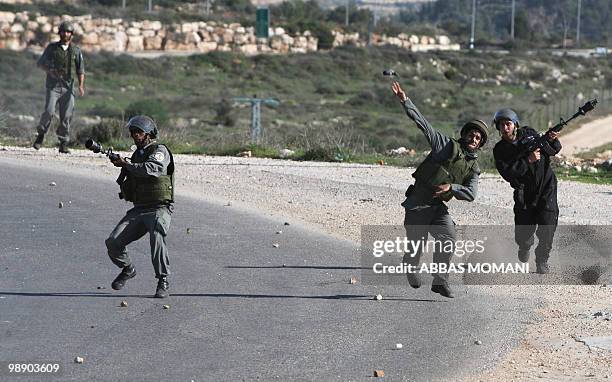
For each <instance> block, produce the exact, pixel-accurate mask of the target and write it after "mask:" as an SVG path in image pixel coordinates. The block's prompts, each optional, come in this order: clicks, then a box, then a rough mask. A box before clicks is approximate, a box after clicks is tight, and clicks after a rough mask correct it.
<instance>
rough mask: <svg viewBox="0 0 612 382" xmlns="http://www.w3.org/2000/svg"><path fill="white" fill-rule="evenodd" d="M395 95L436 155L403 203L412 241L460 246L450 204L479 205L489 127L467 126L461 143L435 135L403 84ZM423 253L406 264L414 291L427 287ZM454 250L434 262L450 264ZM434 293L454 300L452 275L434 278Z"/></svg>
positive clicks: (438, 252) (442, 252) (438, 254)
mask: <svg viewBox="0 0 612 382" xmlns="http://www.w3.org/2000/svg"><path fill="white" fill-rule="evenodd" d="M392 90H393V93H394V94H395V95H396V96H397V98H398V99H399V100H400V102H401V103H402V105H403V107H404V110H405V112H406V114H407V115H408V117H409V118H410V119H412V120H413V121H414V122H415V123H416V125H417V127H418V128H419V129H420V130H421V131H422V132H423V134H424V135H425V138H427V141H428V142H429V145H430V146H431V152H430V153H429V155H428V156H427V158H425V160H424V161H423V162H422V163H421V164H420V165H419V166H418V167H417V169H416V171H415V172H414V173H413V174H412V176H413V177H414V179H415V183H414V185H411V186H410V187H409V188H408V190H407V191H406V200H405V201H404V202H403V203H402V206H404V208H405V210H406V215H405V218H404V227H405V228H406V236H407V238H408V240H411V241H419V240H422V239H425V240H427V237H428V235H429V234H431V235H432V236H433V237H434V239H436V240H437V241H441V242H446V241H448V240H450V241H451V242H453V243H454V242H455V237H456V233H455V225H454V222H453V219H452V217H451V216H450V214H449V213H448V207H447V206H446V204H445V202H448V201H449V200H451V199H452V198H455V199H458V200H466V201H470V202H471V201H473V200H474V199H475V198H476V193H477V190H478V178H479V175H480V168H479V167H478V162H477V158H478V151H479V150H480V149H481V147H482V146H483V145H484V144H485V143H486V142H487V139H488V127H487V124H486V123H485V122H483V121H481V120H478V119H474V120H471V121H469V122H467V123H465V124H464V125H463V127H462V128H461V138H460V139H459V140H455V139H453V138H450V137H448V136H446V135H444V134H441V133H440V132H438V131H436V130H434V129H433V128H432V126H431V125H430V124H429V122H427V120H426V119H425V117H423V115H422V114H421V113H420V111H419V110H418V109H417V107H416V106H415V105H414V104H413V103H412V101H411V100H410V98H408V96H407V95H406V93H405V92H404V90H403V89H402V88H401V86H400V85H399V83H398V82H394V83H393V85H392ZM421 254H422V251H417V253H406V254H405V256H404V259H403V262H404V263H406V264H407V265H408V266H409V271H408V273H407V274H406V275H407V277H408V283H409V284H410V286H412V287H413V288H419V287H420V286H421V280H420V278H419V275H418V273H411V272H410V269H415V268H416V269H418V266H419V264H420V257H421ZM452 254H453V253H452V251H449V249H448V247H445V248H444V249H442V248H437V250H436V252H435V253H434V263H445V264H446V265H447V266H448V264H449V263H450V259H451V256H452ZM431 290H432V291H433V292H435V293H439V294H441V295H442V296H445V297H449V298H452V297H453V293H452V290H451V289H450V287H449V285H448V273H445V272H440V273H437V274H435V275H434V280H433V285H432V287H431Z"/></svg>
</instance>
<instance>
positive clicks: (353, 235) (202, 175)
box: [0, 147, 612, 381]
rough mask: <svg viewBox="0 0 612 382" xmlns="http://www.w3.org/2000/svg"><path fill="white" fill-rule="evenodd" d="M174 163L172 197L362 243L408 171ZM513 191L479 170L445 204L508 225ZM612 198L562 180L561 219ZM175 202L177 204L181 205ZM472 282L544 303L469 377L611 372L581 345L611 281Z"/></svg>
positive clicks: (387, 214)
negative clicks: (513, 340) (472, 198)
mask: <svg viewBox="0 0 612 382" xmlns="http://www.w3.org/2000/svg"><path fill="white" fill-rule="evenodd" d="M126 155H127V153H126ZM175 160H176V166H177V182H176V186H177V193H178V195H179V197H180V196H181V195H187V196H194V197H198V198H201V199H205V200H207V201H210V202H213V203H219V204H222V205H227V206H228V208H239V209H249V210H254V211H257V212H258V213H260V214H264V215H269V216H277V217H282V218H283V219H287V220H290V221H291V222H292V223H296V224H306V225H308V226H310V227H314V228H315V229H318V230H321V231H324V232H327V233H329V234H332V235H336V236H338V237H341V238H345V239H349V240H353V241H355V242H359V240H360V229H361V226H362V225H364V224H367V225H374V224H385V225H389V224H396V225H399V224H402V221H403V208H402V207H401V206H400V203H401V202H402V201H403V193H404V190H405V189H406V187H407V186H408V185H409V184H410V183H411V177H410V174H411V173H412V171H411V170H410V169H406V168H394V167H387V166H368V165H353V164H341V165H338V164H331V163H315V162H293V161H287V160H270V159H255V158H231V157H207V156H188V155H177V156H176V157H175ZM3 161H7V162H11V163H20V164H21V165H23V166H35V167H48V168H50V169H54V170H56V171H65V172H72V173H80V174H85V175H88V176H91V177H97V178H101V179H106V180H108V181H114V179H115V177H116V175H117V169H116V168H114V167H113V166H112V165H111V164H110V163H109V162H108V160H107V159H106V158H105V157H101V156H97V155H95V154H93V153H90V152H85V151H80V150H75V151H73V153H72V154H70V155H61V156H60V155H59V154H58V153H57V151H56V150H53V149H42V150H40V151H38V152H37V151H34V150H33V149H29V148H15V147H0V162H3ZM45 181H46V180H45ZM49 181H51V180H49ZM55 181H56V182H57V181H58V180H55ZM511 194H512V193H511V189H510V188H509V187H508V185H507V184H506V183H505V182H504V181H503V180H502V179H501V178H500V177H499V176H497V175H493V174H484V175H483V176H482V177H481V181H480V185H479V197H478V199H477V200H478V201H477V202H474V203H466V202H458V201H452V202H450V203H449V207H450V212H451V214H452V215H453V217H454V219H455V221H456V223H457V224H478V225H488V224H493V225H499V224H508V225H510V224H512V222H513V214H512V195H511ZM611 199H612V187H611V186H600V185H590V184H583V183H575V182H566V181H561V182H560V183H559V204H560V208H561V215H560V224H596V225H607V224H610V222H611V221H612V219H611V217H612V212H610V209H609V206H610V205H611V204H612V203H610V202H611ZM179 200H180V198H179ZM177 207H178V208H180V202H179V203H177ZM469 288H480V289H482V290H484V291H486V292H487V293H493V294H499V295H502V296H504V297H506V298H509V299H510V298H512V299H516V298H518V299H534V300H535V301H542V305H541V306H542V307H541V309H540V310H539V315H540V319H539V320H537V321H536V322H531V323H529V326H528V330H527V332H526V333H525V338H524V341H523V342H522V343H521V345H520V346H518V347H517V348H516V349H514V350H513V351H512V352H511V353H509V354H508V355H507V357H506V358H505V359H504V360H503V361H502V362H501V363H500V364H498V366H497V367H496V368H495V369H493V370H490V371H487V372H485V373H483V374H480V375H473V376H470V377H468V378H467V380H468V381H491V380H494V381H506V380H508V381H509V380H517V381H520V380H532V379H536V378H538V379H543V380H550V381H576V380H589V381H594V380H610V379H608V378H612V367H611V366H610V365H612V350H602V349H599V348H597V347H593V346H590V347H589V346H587V345H586V344H585V343H583V342H581V340H582V339H583V338H585V337H591V336H611V338H612V321H610V319H612V313H610V312H612V287H607V286H543V285H539V286H533V285H532V286H470V287H469ZM611 349H612V347H611Z"/></svg>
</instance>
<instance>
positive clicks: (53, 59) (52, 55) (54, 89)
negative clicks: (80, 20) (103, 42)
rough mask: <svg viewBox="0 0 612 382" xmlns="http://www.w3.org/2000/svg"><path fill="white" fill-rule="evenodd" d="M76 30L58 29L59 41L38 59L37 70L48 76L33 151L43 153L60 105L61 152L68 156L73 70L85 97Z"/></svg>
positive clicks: (65, 24) (70, 27)
mask: <svg viewBox="0 0 612 382" xmlns="http://www.w3.org/2000/svg"><path fill="white" fill-rule="evenodd" d="M73 35H74V26H73V25H72V24H71V23H70V22H68V21H64V22H62V23H61V24H60V26H59V36H60V40H59V41H56V42H53V43H50V44H49V45H48V46H47V47H46V48H45V51H44V52H43V54H42V56H40V58H39V59H38V62H37V66H38V67H39V68H41V69H42V70H44V71H45V72H46V73H47V79H46V82H45V86H46V95H45V110H44V112H43V113H42V115H41V116H40V122H39V123H38V127H37V130H38V136H37V137H36V140H35V141H34V144H33V145H32V147H34V148H35V149H36V150H38V149H40V147H41V146H42V144H43V141H44V139H45V134H47V132H48V131H49V127H50V126H51V120H52V119H53V115H54V114H55V107H56V105H57V104H58V103H59V122H60V123H59V126H58V128H57V138H58V139H59V152H60V153H64V154H68V153H69V152H70V150H68V142H69V141H70V122H71V120H72V114H73V110H74V89H73V85H74V78H73V75H72V72H73V69H72V68H73V67H74V71H75V72H76V75H77V77H78V80H79V95H80V96H81V97H82V96H83V95H84V94H85V65H84V62H83V54H82V53H81V49H80V48H79V47H78V46H76V45H75V44H73V43H72V37H73Z"/></svg>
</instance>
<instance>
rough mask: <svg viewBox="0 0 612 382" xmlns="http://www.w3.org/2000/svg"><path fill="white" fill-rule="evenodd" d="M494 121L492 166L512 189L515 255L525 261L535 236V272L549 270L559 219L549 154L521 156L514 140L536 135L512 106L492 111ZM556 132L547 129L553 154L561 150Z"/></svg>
mask: <svg viewBox="0 0 612 382" xmlns="http://www.w3.org/2000/svg"><path fill="white" fill-rule="evenodd" d="M493 124H494V125H495V128H496V129H497V130H498V131H499V133H500V135H501V139H500V140H499V142H497V144H496V145H495V147H494V148H493V157H494V158H495V167H496V168H497V171H498V172H499V173H500V175H501V176H502V177H503V178H504V179H505V180H506V181H507V182H509V183H510V185H511V186H512V188H514V224H515V227H514V239H515V241H516V243H517V244H518V247H519V249H518V258H519V260H520V261H522V262H524V263H526V262H528V261H529V252H530V249H531V247H532V246H533V244H534V234H535V235H536V236H537V237H538V246H537V247H536V249H535V258H536V259H535V261H536V272H537V273H540V274H545V273H548V272H549V267H548V258H549V255H550V251H551V249H552V243H553V238H554V235H555V231H556V228H557V221H558V219H559V206H558V204H557V178H556V176H555V173H554V172H553V170H552V168H551V166H550V156H549V155H548V154H547V153H546V152H540V149H537V150H535V151H534V152H531V153H529V154H528V155H524V154H523V152H522V151H521V149H520V148H519V147H518V146H517V142H518V141H519V140H520V139H521V138H523V137H525V136H528V135H531V136H539V134H538V132H537V131H535V130H534V129H532V128H530V127H528V126H523V127H521V126H520V125H519V118H518V115H517V114H516V112H515V111H514V110H512V109H501V110H499V111H497V113H495V116H494V117H493ZM558 136H559V133H557V132H552V131H551V132H550V133H548V135H547V138H548V143H549V144H550V146H551V147H552V148H553V150H554V152H555V153H558V152H559V151H560V150H561V143H560V142H559V140H558V139H557V137H558Z"/></svg>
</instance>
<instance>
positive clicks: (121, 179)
mask: <svg viewBox="0 0 612 382" xmlns="http://www.w3.org/2000/svg"><path fill="white" fill-rule="evenodd" d="M85 147H86V148H88V149H89V150H91V151H93V152H94V153H96V154H98V153H102V154H104V155H106V156H107V157H108V159H110V161H111V162H114V161H116V160H117V159H119V158H120V157H121V156H120V155H119V154H117V153H114V152H113V148H112V147H109V148H107V149H106V150H104V147H102V145H101V144H99V143H98V142H96V141H94V140H93V139H91V138H90V139H88V140H87V142H85ZM126 180H127V171H126V170H125V168H122V169H121V172H120V173H119V176H118V177H117V180H115V182H117V184H118V185H119V188H120V189H121V192H119V199H125V200H131V199H130V198H131V196H130V195H132V192H133V191H132V190H131V188H130V185H129V182H126ZM126 195H128V196H127V198H126Z"/></svg>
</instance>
